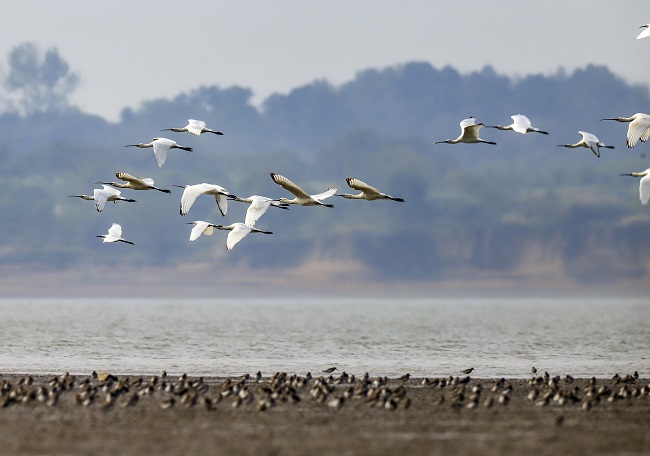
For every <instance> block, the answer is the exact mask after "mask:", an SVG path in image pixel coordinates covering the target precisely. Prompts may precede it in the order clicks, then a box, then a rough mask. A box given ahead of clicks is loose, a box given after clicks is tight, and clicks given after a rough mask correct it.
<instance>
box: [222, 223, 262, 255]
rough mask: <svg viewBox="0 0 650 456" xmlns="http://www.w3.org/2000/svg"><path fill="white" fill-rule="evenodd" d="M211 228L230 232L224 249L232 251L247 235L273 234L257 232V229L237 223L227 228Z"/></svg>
mask: <svg viewBox="0 0 650 456" xmlns="http://www.w3.org/2000/svg"><path fill="white" fill-rule="evenodd" d="M212 227H213V228H216V229H218V230H229V231H230V233H228V238H227V239H226V248H227V249H228V250H232V248H233V247H234V246H235V244H237V243H238V242H239V241H241V240H242V239H244V238H245V237H246V235H247V234H248V233H263V234H273V233H272V232H270V231H262V230H258V229H257V228H253V227H252V226H248V225H246V224H244V223H239V222H238V223H233V224H232V225H228V226H224V225H212Z"/></svg>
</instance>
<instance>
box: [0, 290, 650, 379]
mask: <svg viewBox="0 0 650 456" xmlns="http://www.w3.org/2000/svg"><path fill="white" fill-rule="evenodd" d="M649 322H650V303H648V301H647V300H644V299H619V300H612V299H588V300H587V299H533V298H530V299H519V298H517V299H515V298H511V299H413V300H404V301H399V300H395V299H391V300H377V299H335V300H323V299H321V300H317V299H314V300H305V299H295V300H277V299H245V300H240V301H237V300H232V299H229V300H198V301H197V300H177V299H176V300H172V299H170V300H130V301H126V300H122V301H120V300H108V299H106V300H87V299H73V300H70V299H66V300H56V299H38V300H33V299H32V300H17V299H11V300H0V336H1V337H2V348H1V349H0V350H1V352H0V372H30V373H61V372H64V371H70V372H73V373H88V372H89V371H92V370H107V371H111V372H113V373H122V374H123V373H158V372H159V371H160V370H162V369H165V370H167V371H168V372H170V373H177V372H179V373H180V372H187V373H188V374H191V375H199V374H200V375H237V374H241V373H245V372H250V373H254V372H256V371H257V370H261V371H262V373H263V374H265V375H270V374H273V373H274V372H276V371H279V370H283V371H287V372H290V373H298V374H300V373H303V374H304V373H306V372H308V371H311V372H320V371H321V370H322V369H324V368H326V367H329V366H331V365H336V366H338V367H339V369H341V370H345V371H347V372H349V373H355V374H357V375H359V374H363V373H364V372H366V371H368V372H369V373H370V374H371V375H388V376H396V375H401V374H403V373H406V372H410V373H411V374H412V375H415V376H443V375H449V374H452V375H456V374H458V371H459V370H460V369H463V368H467V367H470V366H473V367H475V368H476V369H477V371H476V372H475V375H476V376H480V377H495V376H513V377H523V376H527V375H529V374H528V372H529V371H530V368H531V366H536V367H537V368H538V370H541V371H544V370H547V371H549V372H550V373H551V374H553V375H554V374H560V375H564V374H566V373H571V374H573V375H578V376H591V375H595V376H610V375H612V374H614V373H615V372H620V373H622V374H624V373H630V372H633V371H634V370H638V371H639V373H640V374H641V375H642V376H648V375H650V330H649V329H648V323H649Z"/></svg>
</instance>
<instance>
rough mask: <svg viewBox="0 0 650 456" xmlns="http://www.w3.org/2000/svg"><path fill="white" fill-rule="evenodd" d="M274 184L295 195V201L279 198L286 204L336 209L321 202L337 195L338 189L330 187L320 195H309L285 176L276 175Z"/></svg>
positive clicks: (273, 174) (273, 176)
mask: <svg viewBox="0 0 650 456" xmlns="http://www.w3.org/2000/svg"><path fill="white" fill-rule="evenodd" d="M271 179H273V182H275V183H276V184H278V185H279V186H280V187H282V188H284V189H285V190H287V191H288V192H291V193H293V194H294V195H295V196H296V197H295V198H294V199H287V198H279V199H278V201H280V202H281V203H285V204H299V205H301V206H325V207H334V205H333V204H325V203H323V202H322V201H321V200H324V199H325V198H329V197H330V196H332V195H334V194H335V193H336V188H334V187H329V188H328V189H327V191H325V192H323V193H319V194H318V195H308V194H307V193H306V192H305V191H304V190H303V189H302V188H300V187H298V186H297V185H296V184H294V183H293V182H291V181H290V180H289V179H287V178H286V177H284V176H281V175H279V174H276V173H271Z"/></svg>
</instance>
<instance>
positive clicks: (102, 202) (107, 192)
mask: <svg viewBox="0 0 650 456" xmlns="http://www.w3.org/2000/svg"><path fill="white" fill-rule="evenodd" d="M102 187H103V188H101V189H99V188H96V189H94V190H93V198H94V199H95V208H96V209H97V212H101V211H103V210H104V206H106V201H108V198H110V197H111V196H120V194H121V193H122V192H120V191H119V190H116V189H114V188H113V187H109V186H108V185H102Z"/></svg>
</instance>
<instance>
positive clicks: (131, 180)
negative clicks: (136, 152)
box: [98, 171, 171, 193]
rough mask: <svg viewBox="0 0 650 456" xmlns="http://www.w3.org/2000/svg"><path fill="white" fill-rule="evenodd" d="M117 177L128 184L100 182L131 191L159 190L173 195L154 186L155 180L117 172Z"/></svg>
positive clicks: (164, 189)
mask: <svg viewBox="0 0 650 456" xmlns="http://www.w3.org/2000/svg"><path fill="white" fill-rule="evenodd" d="M115 177H117V178H118V179H120V180H122V181H124V182H126V184H121V183H119V182H98V183H99V184H106V185H111V186H113V187H118V188H130V189H131V190H158V191H159V192H163V193H171V190H167V189H166V188H158V187H156V186H154V184H153V183H154V182H153V179H151V178H150V177H139V178H138V177H135V176H132V175H130V174H128V173H121V172H119V171H118V172H116V173H115Z"/></svg>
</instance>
